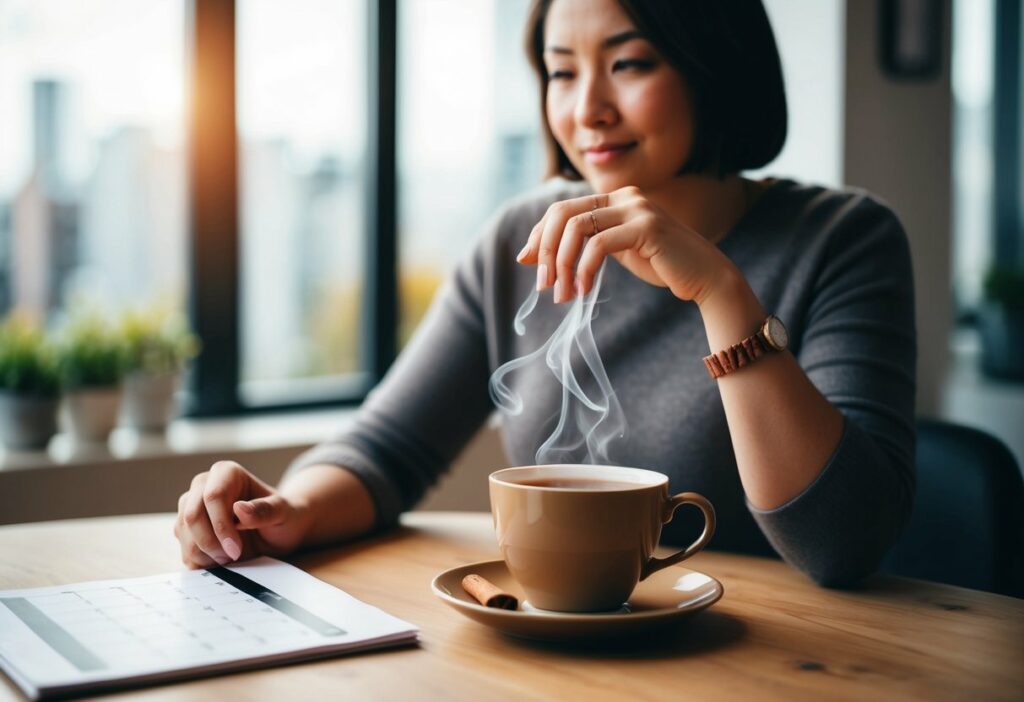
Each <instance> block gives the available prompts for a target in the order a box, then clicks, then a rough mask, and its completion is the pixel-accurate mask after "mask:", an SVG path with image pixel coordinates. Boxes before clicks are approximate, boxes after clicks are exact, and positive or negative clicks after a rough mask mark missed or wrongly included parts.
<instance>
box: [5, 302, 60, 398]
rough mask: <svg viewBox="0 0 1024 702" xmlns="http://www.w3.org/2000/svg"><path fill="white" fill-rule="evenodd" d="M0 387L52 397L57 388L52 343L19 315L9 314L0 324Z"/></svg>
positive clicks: (58, 389) (12, 391) (24, 393)
mask: <svg viewBox="0 0 1024 702" xmlns="http://www.w3.org/2000/svg"><path fill="white" fill-rule="evenodd" d="M0 390H3V391H7V392H11V393H16V394H18V395H34V396H38V397H55V396H56V395H57V394H58V393H59V392H60V377H59V375H58V372H57V357H56V353H55V352H54V348H53V345H52V344H51V343H50V342H49V341H48V340H47V339H46V338H45V336H44V335H43V333H42V332H41V331H40V330H39V329H37V328H36V327H34V326H33V325H31V324H29V323H28V322H27V321H25V320H23V319H21V318H19V317H14V316H11V317H8V318H7V319H5V320H4V321H3V323H2V324H0Z"/></svg>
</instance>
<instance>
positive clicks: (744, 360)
mask: <svg viewBox="0 0 1024 702" xmlns="http://www.w3.org/2000/svg"><path fill="white" fill-rule="evenodd" d="M788 345H789V333H788V332H787V331H786V326H785V325H784V324H783V323H782V320H781V319H779V318H778V317H776V316H775V315H771V314H770V315H768V318H767V319H766V320H764V323H763V324H762V325H761V328H760V329H758V330H757V331H756V332H754V333H753V334H751V335H750V336H748V337H747V338H746V339H744V340H743V341H741V342H740V343H738V344H733V345H732V346H730V347H729V348H727V349H722V350H721V351H718V352H717V353H713V354H711V355H710V356H705V357H704V365H705V366H706V367H707V369H708V373H709V374H710V375H711V377H712V378H714V379H717V378H721V377H722V376H723V375H725V374H726V373H732V372H733V371H734V370H737V369H739V368H742V367H743V366H745V365H747V364H748V363H753V362H754V361H756V360H757V359H758V358H760V357H761V356H763V355H764V354H765V353H767V352H768V351H782V350H783V349H785V348H786V347H787V346H788Z"/></svg>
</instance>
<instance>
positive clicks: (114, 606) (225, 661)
mask: <svg viewBox="0 0 1024 702" xmlns="http://www.w3.org/2000/svg"><path fill="white" fill-rule="evenodd" d="M416 633H417V630H416V628H415V627H414V626H412V625H410V624H408V623H406V622H404V621H402V620H400V619H397V618H395V617H392V616H391V615H389V614H386V613H385V612H382V611H381V610H379V609H377V608H375V607H372V606H370V605H367V604H365V603H363V602H360V601H359V600H357V599H355V598H354V597H352V596H350V595H348V594H347V593H345V592H343V591H341V590H339V589H337V588H335V587H333V586H332V585H329V584H327V583H325V582H323V581H320V580H317V579H316V578H314V577H312V576H311V575H309V574H307V573H305V572H303V571H302V570H299V569H298V568H295V567H293V566H291V565H288V564H287V563H283V562H281V561H277V560H274V559H272V558H260V559H256V560H252V561H247V562H245V563H244V564H240V565H232V566H229V567H224V568H211V569H208V570H198V571H182V572H177V573H169V574H165V575H155V576H149V577H143V578H132V579H126V580H106V581H98V582H88V583H79V584H75V585H64V586H58V587H44V588H34V589H28V590H6V591H0V667H2V668H3V670H4V671H5V672H6V673H7V674H8V675H9V676H10V677H11V679H13V680H14V681H15V682H16V683H17V684H18V685H19V687H21V688H22V690H24V691H25V693H26V694H27V695H28V696H29V697H32V698H33V699H41V698H45V697H48V696H53V695H66V694H69V693H73V692H75V691H83V692H84V691H87V690H91V689H98V688H107V689H110V688H114V687H120V686H129V685H136V684H143V683H146V682H156V681H166V680H170V679H176V678H185V677H190V676H195V675H200V674H204V673H210V672H213V671H228V670H239V669H242V668H252V667H262V666H263V665H265V664H268V663H272V662H286V661H287V662H291V661H295V660H300V659H309V658H317V657H322V656H327V655H331V654H335V653H340V652H345V651H354V650H364V649H368V648H376V647H379V646H387V645H395V644H400V643H406V642H410V641H413V640H415V638H416Z"/></svg>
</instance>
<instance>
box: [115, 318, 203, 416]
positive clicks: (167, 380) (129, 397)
mask: <svg viewBox="0 0 1024 702" xmlns="http://www.w3.org/2000/svg"><path fill="white" fill-rule="evenodd" d="M121 338H122V340H123V342H124V345H125V351H126V359H127V376H126V377H125V384H124V404H123V406H122V412H121V418H122V422H123V423H124V424H125V425H126V426H130V427H133V428H135V429H137V430H139V431H162V430H163V429H164V428H165V427H166V426H167V423H168V422H169V421H170V420H171V419H172V418H173V417H174V415H175V412H176V409H177V408H176V403H175V395H176V393H177V391H178V388H179V387H180V386H181V380H182V376H183V375H184V371H185V366H186V365H187V363H188V362H189V361H190V360H191V359H192V358H193V357H194V356H195V355H196V353H197V352H198V349H199V342H198V340H197V339H196V337H195V335H194V334H192V332H191V331H189V328H188V324H187V323H186V322H185V319H184V317H183V316H182V315H180V314H177V313H175V312H174V311H173V310H172V309H171V308H170V307H158V306H153V307H151V308H149V309H148V310H147V309H143V310H129V311H128V312H126V313H125V314H124V316H123V317H122V319H121Z"/></svg>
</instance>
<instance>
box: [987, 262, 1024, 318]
mask: <svg viewBox="0 0 1024 702" xmlns="http://www.w3.org/2000/svg"><path fill="white" fill-rule="evenodd" d="M984 294H985V299H986V300H991V301H993V302H998V303H1001V304H1002V305H1003V306H1005V307H1013V308H1018V309H1024V269H1022V268H998V267H997V268H993V269H992V270H990V271H989V272H988V275H986V276H985V283H984Z"/></svg>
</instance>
